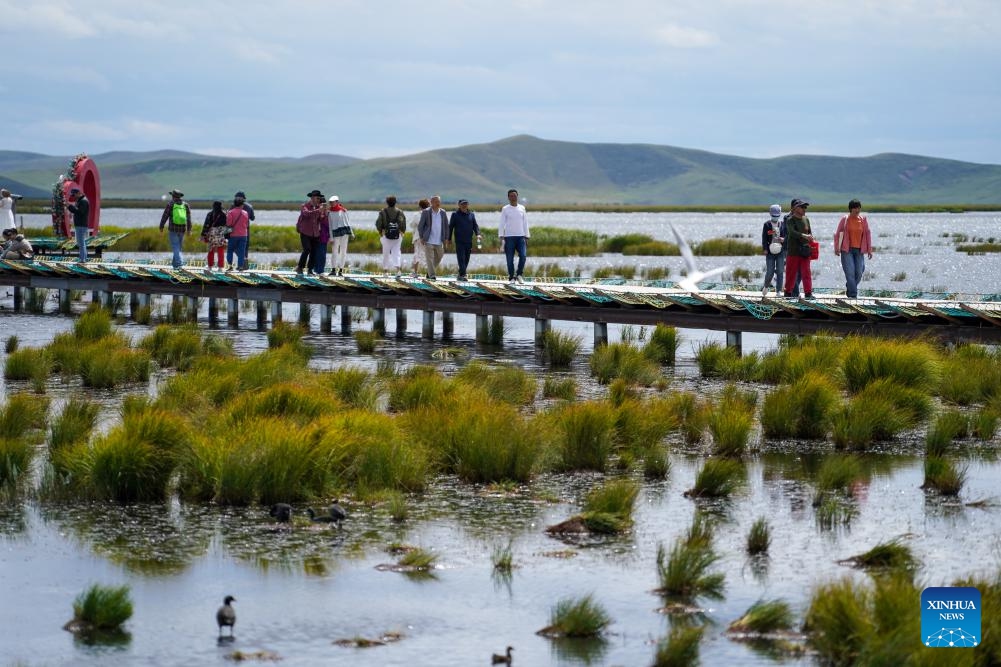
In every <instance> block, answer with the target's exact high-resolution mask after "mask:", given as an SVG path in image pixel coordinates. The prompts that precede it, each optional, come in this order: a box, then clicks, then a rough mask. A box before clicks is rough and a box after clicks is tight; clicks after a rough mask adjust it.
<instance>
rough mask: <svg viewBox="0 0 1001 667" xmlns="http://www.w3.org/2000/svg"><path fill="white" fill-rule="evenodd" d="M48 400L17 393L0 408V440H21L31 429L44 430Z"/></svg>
mask: <svg viewBox="0 0 1001 667" xmlns="http://www.w3.org/2000/svg"><path fill="white" fill-rule="evenodd" d="M48 410H49V399H47V398H44V397H38V396H32V395H31V394H28V393H25V392H20V391H19V392H17V393H14V394H10V395H8V397H7V402H6V403H4V404H3V406H2V407H0V438H12V439H13V438H22V437H24V436H25V435H26V434H27V433H28V432H29V431H30V430H32V429H44V428H45V425H46V422H45V420H46V415H47V414H48Z"/></svg>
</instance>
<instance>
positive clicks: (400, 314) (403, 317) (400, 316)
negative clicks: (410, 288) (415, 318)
mask: <svg viewBox="0 0 1001 667" xmlns="http://www.w3.org/2000/svg"><path fill="white" fill-rule="evenodd" d="M406 335H407V309H406V308H397V309H396V337H397V338H403V337H404V336H406Z"/></svg>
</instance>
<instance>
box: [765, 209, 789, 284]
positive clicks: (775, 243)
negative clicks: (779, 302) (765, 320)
mask: <svg viewBox="0 0 1001 667" xmlns="http://www.w3.org/2000/svg"><path fill="white" fill-rule="evenodd" d="M768 213H769V214H770V215H771V220H766V221H765V224H764V226H763V227H762V228H761V249H762V250H763V251H764V253H765V284H764V285H763V286H762V287H761V296H765V295H767V294H768V288H769V287H771V285H772V277H774V278H775V295H776V296H778V295H779V293H780V292H781V291H782V283H783V281H784V280H785V275H786V273H785V265H786V242H785V241H786V222H785V220H782V207H781V206H779V205H778V204H772V205H771V207H770V208H769V209H768Z"/></svg>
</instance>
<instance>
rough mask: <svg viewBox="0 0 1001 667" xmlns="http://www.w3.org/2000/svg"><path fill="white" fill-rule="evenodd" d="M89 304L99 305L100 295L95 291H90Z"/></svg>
mask: <svg viewBox="0 0 1001 667" xmlns="http://www.w3.org/2000/svg"><path fill="white" fill-rule="evenodd" d="M90 302H91V303H98V304H99V303H101V293H100V292H98V291H97V290H96V289H95V290H91V291H90Z"/></svg>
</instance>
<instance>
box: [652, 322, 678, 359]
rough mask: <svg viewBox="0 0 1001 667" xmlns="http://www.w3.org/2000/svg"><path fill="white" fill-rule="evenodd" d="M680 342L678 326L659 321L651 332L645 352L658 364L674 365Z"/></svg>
mask: <svg viewBox="0 0 1001 667" xmlns="http://www.w3.org/2000/svg"><path fill="white" fill-rule="evenodd" d="M680 344H681V337H680V336H679V335H678V330H677V328H675V327H672V326H669V325H667V324H664V323H663V322H658V323H657V326H655V327H654V329H653V331H652V332H651V334H650V340H649V341H647V344H646V345H645V346H644V347H643V354H645V355H646V356H647V358H649V359H652V360H653V361H656V362H657V363H658V364H663V365H666V366H673V365H674V361H675V358H676V357H677V353H678V346H679V345H680Z"/></svg>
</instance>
